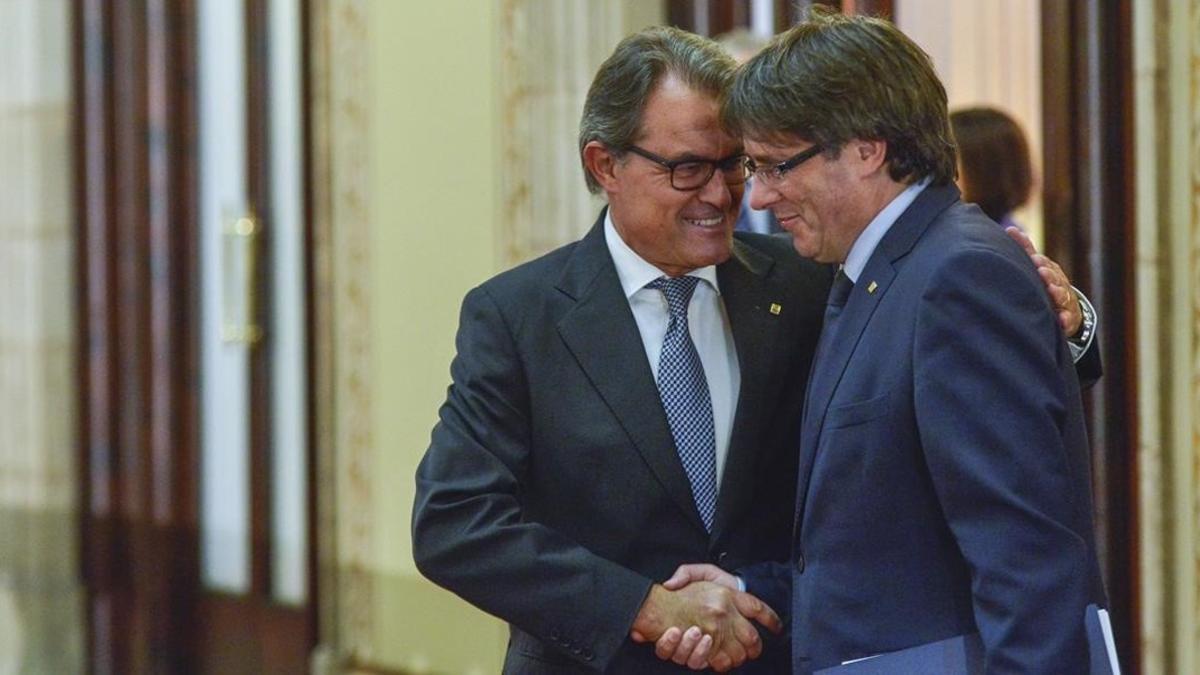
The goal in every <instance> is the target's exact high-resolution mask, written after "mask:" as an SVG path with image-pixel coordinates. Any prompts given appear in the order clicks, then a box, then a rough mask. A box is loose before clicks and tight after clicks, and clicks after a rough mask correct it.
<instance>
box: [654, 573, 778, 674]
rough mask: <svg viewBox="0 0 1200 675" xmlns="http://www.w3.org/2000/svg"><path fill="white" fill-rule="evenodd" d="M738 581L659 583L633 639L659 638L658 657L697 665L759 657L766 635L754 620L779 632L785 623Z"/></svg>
mask: <svg viewBox="0 0 1200 675" xmlns="http://www.w3.org/2000/svg"><path fill="white" fill-rule="evenodd" d="M677 575H678V573H677ZM730 578H732V577H730ZM673 579H674V577H673ZM681 585H682V584H681ZM736 586H737V582H736V579H735V580H734V588H730V587H728V586H727V585H723V584H720V583H715V582H713V581H707V580H700V581H694V582H691V583H687V584H686V585H682V587H681V588H678V589H676V590H671V589H668V588H666V587H665V586H660V585H658V584H655V585H654V586H653V587H651V589H650V594H649V595H648V596H647V597H646V600H645V602H644V603H643V604H642V608H641V610H640V611H639V612H638V615H637V618H635V619H634V622H633V627H632V631H631V634H632V637H633V639H634V640H636V641H639V642H649V641H655V642H656V645H655V653H656V654H657V655H658V657H659V658H661V659H664V660H671V661H674V662H675V663H678V664H679V665H687V666H688V667H690V668H693V669H700V668H703V667H705V665H708V666H711V667H712V668H713V669H714V670H716V671H717V672H725V671H727V670H730V669H733V668H736V667H738V666H740V665H742V664H743V663H745V662H746V661H747V660H748V659H755V658H758V656H759V655H760V654H762V640H761V638H759V636H758V631H757V630H756V629H755V628H754V626H753V624H751V623H750V621H751V620H753V621H757V622H759V623H760V624H762V625H763V626H764V627H766V628H767V629H768V630H770V631H772V632H774V633H778V632H779V631H780V630H781V623H780V621H779V617H778V616H777V615H776V614H775V612H774V611H773V610H772V609H771V608H770V607H767V605H766V604H765V603H763V602H762V601H761V600H759V599H758V598H756V597H754V596H752V595H750V594H748V593H742V592H740V591H738V590H736ZM684 626H687V627H690V628H688V630H687V631H684V630H683V628H682V627H684ZM664 638H666V639H664Z"/></svg>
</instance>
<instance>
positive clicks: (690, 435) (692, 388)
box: [646, 276, 717, 532]
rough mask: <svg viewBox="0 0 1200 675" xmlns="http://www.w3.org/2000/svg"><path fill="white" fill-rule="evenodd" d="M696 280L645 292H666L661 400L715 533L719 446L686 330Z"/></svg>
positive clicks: (655, 284)
mask: <svg viewBox="0 0 1200 675" xmlns="http://www.w3.org/2000/svg"><path fill="white" fill-rule="evenodd" d="M699 281H700V280H699V279H698V278H696V277H688V276H683V277H675V278H668V277H660V278H658V279H655V280H654V281H651V282H650V283H648V284H646V288H653V289H658V290H659V291H662V294H663V297H664V298H666V300H667V310H668V311H669V312H670V315H671V317H670V320H669V321H668V323H667V335H666V337H665V338H663V347H662V356H661V357H660V358H659V361H658V394H659V396H660V397H661V398H662V403H663V410H665V411H666V413H667V423H668V424H670V426H671V436H673V437H674V438H675V448H676V450H677V451H678V452H679V459H680V461H681V462H683V469H684V471H685V472H686V473H687V477H688V482H690V483H691V485H692V498H693V499H695V500H696V509H697V510H698V511H699V512H700V519H701V520H703V521H704V527H705V529H707V530H708V531H710V532H711V531H712V521H713V512H714V511H715V510H716V507H717V443H716V432H715V431H714V427H713V409H712V399H711V398H710V397H709V393H708V380H707V379H706V378H705V377H704V366H703V364H701V363H700V355H699V354H698V353H697V352H696V345H694V344H693V343H692V334H691V333H690V332H689V331H688V317H687V309H688V302H689V301H691V299H692V293H693V292H694V291H695V290H696V283H697V282H699Z"/></svg>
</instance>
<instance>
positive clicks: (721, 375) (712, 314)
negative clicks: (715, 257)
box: [604, 213, 742, 490]
mask: <svg viewBox="0 0 1200 675" xmlns="http://www.w3.org/2000/svg"><path fill="white" fill-rule="evenodd" d="M604 239H605V242H606V243H607V244H608V252H609V254H610V255H611V256H612V259H613V264H615V265H616V267H617V277H618V278H620V280H621V288H622V289H624V291H625V298H626V299H627V300H629V308H630V309H631V310H633V318H634V320H636V321H637V327H638V332H639V333H641V335H642V346H643V347H644V348H645V349H646V359H647V360H648V361H649V362H650V372H651V375H652V376H653V377H654V379H655V381H657V380H658V362H659V358H660V357H661V356H662V346H663V339H664V338H665V337H666V335H667V323H668V321H669V320H670V314H669V312H668V310H667V301H666V298H664V297H663V294H662V292H661V291H659V290H656V289H651V288H646V287H645V286H646V284H648V283H650V282H651V281H654V280H655V279H657V278H659V277H661V276H665V275H664V274H663V271H662V270H660V269H658V268H657V267H655V266H654V265H651V264H650V263H648V262H646V261H645V260H644V259H643V258H642V257H641V256H639V255H638V254H637V252H635V251H634V250H633V249H632V248H630V247H629V245H628V244H626V243H625V240H623V239H621V236H620V235H619V234H617V229H616V227H615V226H614V225H613V221H612V214H611V213H609V214H608V215H606V216H605V218H604ZM688 276H693V277H697V278H698V279H700V280H701V281H702V282H703V283H698V284H696V290H695V292H694V293H693V294H692V300H691V302H690V303H689V304H688V332H690V333H691V335H692V342H693V343H694V344H695V345H696V352H697V353H698V354H699V355H700V363H701V364H702V365H703V366H704V377H705V379H707V380H708V393H709V397H710V398H711V399H712V408H713V431H714V432H715V435H716V444H717V489H718V490H720V486H721V477H722V476H723V475H724V473H725V458H726V456H727V455H728V454H729V438H730V434H731V433H732V431H733V416H734V413H735V412H736V409H737V400H738V392H739V391H740V387H741V377H742V375H741V370H740V368H739V367H738V360H737V351H736V350H735V348H734V344H733V333H732V331H731V330H730V328H729V316H728V315H726V313H725V304H724V303H722V302H721V297H720V296H721V289H720V287H719V286H718V285H717V268H716V266H715V265H709V266H708V267H701V268H700V269H697V270H692V271H691V272H689V273H688Z"/></svg>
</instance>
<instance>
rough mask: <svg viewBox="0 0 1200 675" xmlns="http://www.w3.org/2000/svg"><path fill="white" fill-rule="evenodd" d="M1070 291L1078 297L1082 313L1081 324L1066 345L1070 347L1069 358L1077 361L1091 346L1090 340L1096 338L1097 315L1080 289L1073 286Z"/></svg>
mask: <svg viewBox="0 0 1200 675" xmlns="http://www.w3.org/2000/svg"><path fill="white" fill-rule="evenodd" d="M1071 291H1072V292H1073V293H1075V297H1076V298H1078V299H1079V310H1080V313H1082V314H1083V325H1082V326H1080V328H1079V333H1077V334H1076V335H1075V336H1074V337H1069V338H1067V346H1068V347H1070V348H1071V360H1072V361H1074V362H1076V363H1078V362H1079V359H1081V358H1083V355H1084V354H1086V353H1087V350H1089V349H1091V348H1092V341H1093V340H1095V338H1096V324H1097V322H1098V317H1097V316H1096V309H1095V308H1094V307H1092V303H1091V302H1089V301H1088V299H1087V296H1086V295H1084V294H1083V292H1082V291H1080V290H1079V289H1078V288H1075V287H1074V286H1072V287H1071Z"/></svg>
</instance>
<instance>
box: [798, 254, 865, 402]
mask: <svg viewBox="0 0 1200 675" xmlns="http://www.w3.org/2000/svg"><path fill="white" fill-rule="evenodd" d="M852 290H854V282H853V281H850V277H848V276H846V272H845V271H843V270H840V269H839V270H838V272H837V275H835V276H834V277H833V286H830V288H829V300H828V301H827V302H826V303H825V321H824V323H822V325H821V337H820V338H818V339H817V351H816V352H815V353H814V354H813V363H812V368H811V369H810V370H809V376H808V388H809V391H810V392H811V391H812V384H813V380H814V379H816V374H817V373H819V372H821V369H822V367H823V366H824V360H825V357H826V355H827V354H828V352H829V349H830V343H831V342H833V334H834V332H835V328H836V325H837V320H838V317H839V316H841V315H842V308H843V307H845V306H846V299H847V298H849V297H850V291H852ZM805 398H806V399H807V398H808V397H807V396H806V397H805ZM804 410H805V413H804V415H805V418H806V419H807V417H808V410H809V406H808V401H807V400H806V401H805V403H804Z"/></svg>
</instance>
